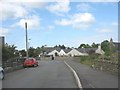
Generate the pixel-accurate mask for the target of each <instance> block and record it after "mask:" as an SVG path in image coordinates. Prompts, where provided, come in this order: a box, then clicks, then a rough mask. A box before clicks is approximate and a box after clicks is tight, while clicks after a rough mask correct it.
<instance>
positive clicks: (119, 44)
mask: <svg viewBox="0 0 120 90" xmlns="http://www.w3.org/2000/svg"><path fill="white" fill-rule="evenodd" d="M113 45H114V46H115V47H116V48H117V51H118V52H120V43H119V42H113Z"/></svg>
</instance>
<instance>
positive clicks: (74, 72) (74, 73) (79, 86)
mask: <svg viewBox="0 0 120 90" xmlns="http://www.w3.org/2000/svg"><path fill="white" fill-rule="evenodd" d="M64 63H65V65H67V66H68V67H69V68H70V70H71V71H72V72H73V75H74V77H75V79H76V82H77V85H78V88H81V89H83V88H82V84H81V82H80V78H79V77H78V75H77V73H76V71H75V70H74V69H73V68H72V67H71V66H70V65H69V64H68V63H67V62H66V61H64Z"/></svg>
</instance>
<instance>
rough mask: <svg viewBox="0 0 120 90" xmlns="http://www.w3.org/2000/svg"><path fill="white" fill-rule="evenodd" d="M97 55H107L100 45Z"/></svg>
mask: <svg viewBox="0 0 120 90" xmlns="http://www.w3.org/2000/svg"><path fill="white" fill-rule="evenodd" d="M95 53H97V54H101V55H103V54H105V52H104V51H103V50H102V49H101V46H100V45H99V46H98V49H97V50H96V51H95Z"/></svg>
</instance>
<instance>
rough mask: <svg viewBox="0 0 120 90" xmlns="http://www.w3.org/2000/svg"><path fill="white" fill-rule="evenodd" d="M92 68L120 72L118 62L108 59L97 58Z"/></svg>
mask: <svg viewBox="0 0 120 90" xmlns="http://www.w3.org/2000/svg"><path fill="white" fill-rule="evenodd" d="M92 68H95V69H97V70H102V71H109V72H111V73H118V62H117V61H108V60H96V61H95V62H94V64H93V66H92Z"/></svg>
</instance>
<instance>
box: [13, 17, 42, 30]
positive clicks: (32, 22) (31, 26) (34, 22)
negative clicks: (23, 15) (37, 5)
mask: <svg viewBox="0 0 120 90" xmlns="http://www.w3.org/2000/svg"><path fill="white" fill-rule="evenodd" d="M40 21H41V19H40V18H39V17H38V16H36V15H33V16H31V17H28V19H26V20H25V19H20V21H19V22H17V23H16V24H14V25H12V27H16V26H20V27H22V28H25V22H27V27H28V30H37V29H39V27H40Z"/></svg>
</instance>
